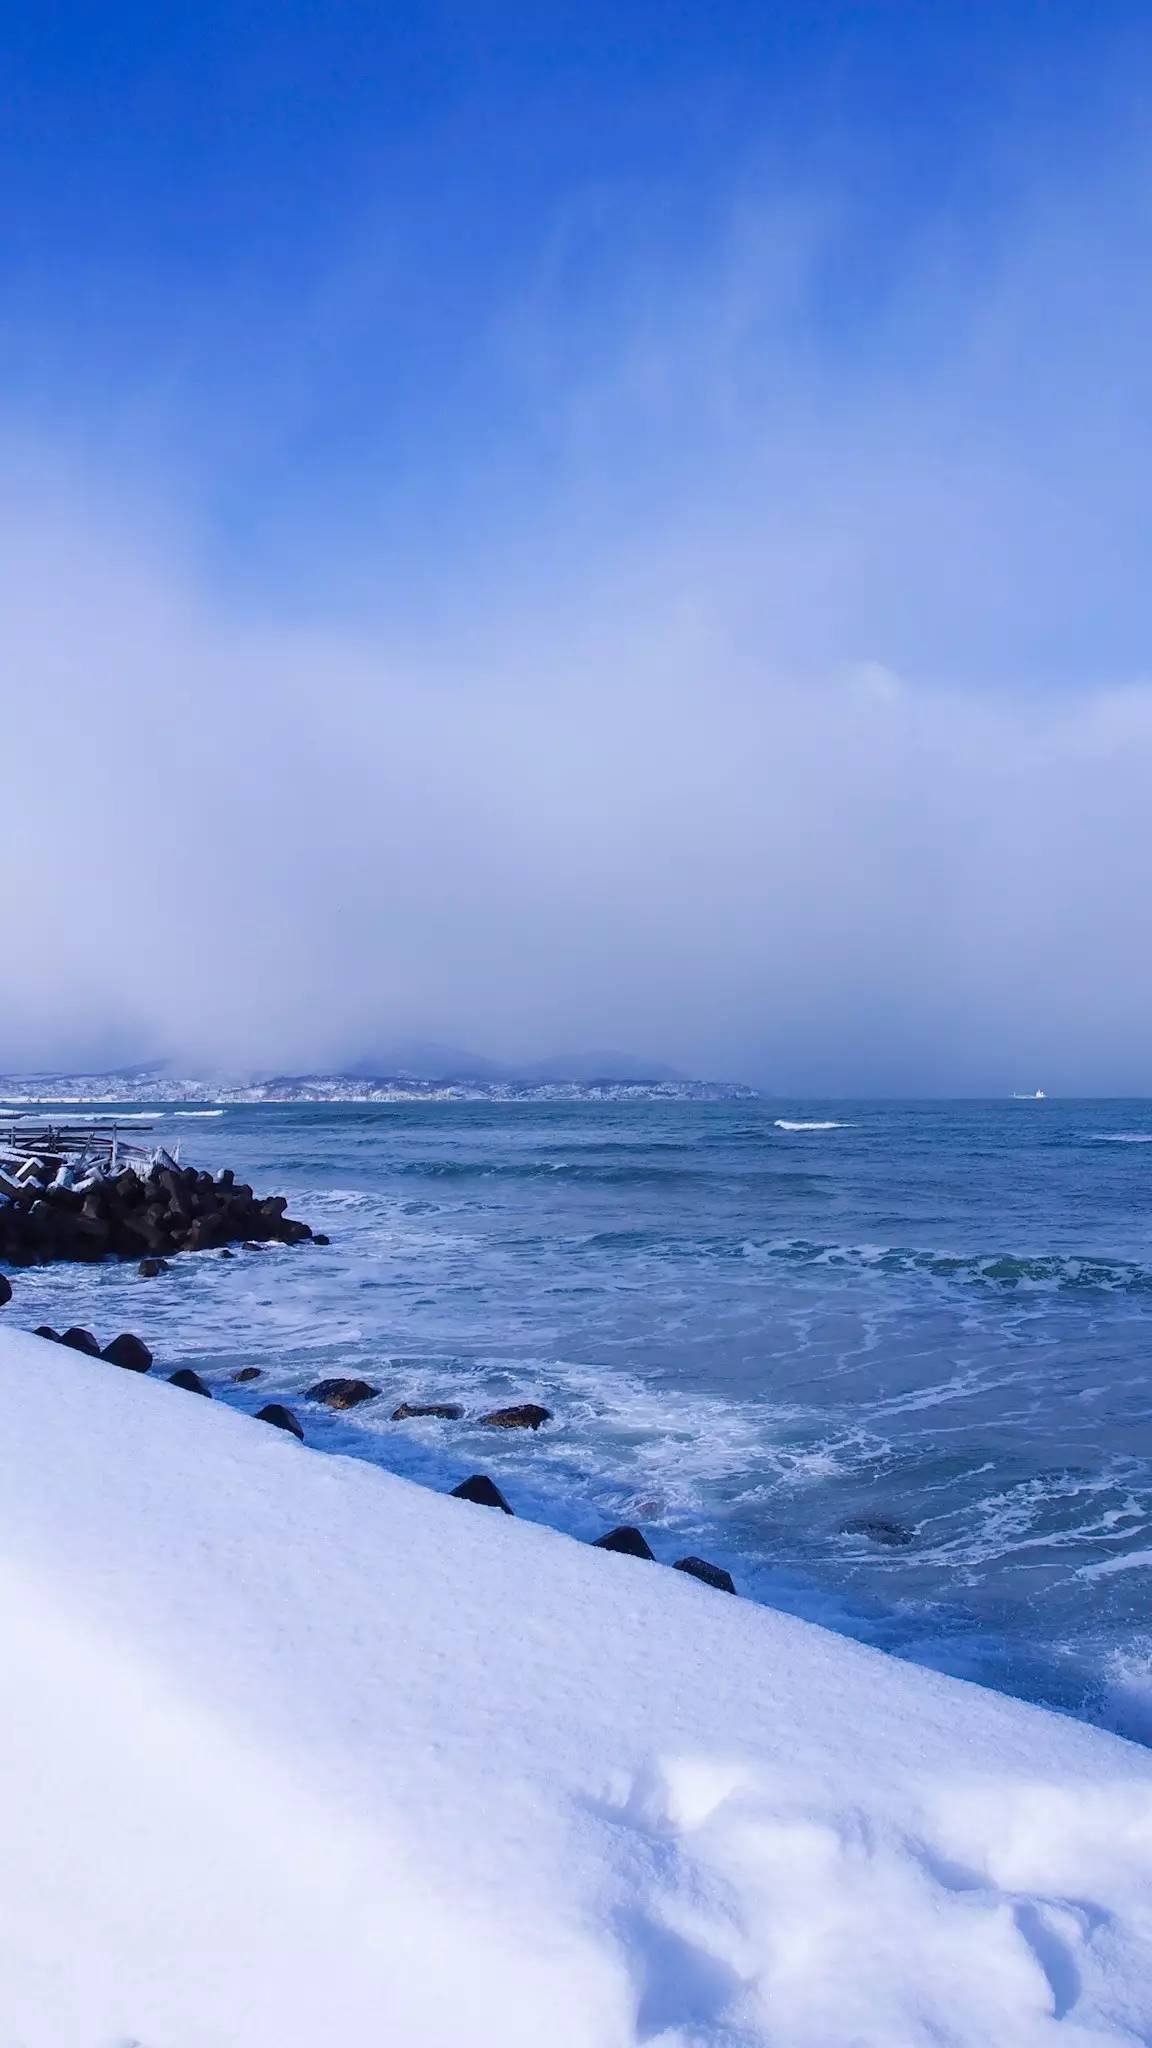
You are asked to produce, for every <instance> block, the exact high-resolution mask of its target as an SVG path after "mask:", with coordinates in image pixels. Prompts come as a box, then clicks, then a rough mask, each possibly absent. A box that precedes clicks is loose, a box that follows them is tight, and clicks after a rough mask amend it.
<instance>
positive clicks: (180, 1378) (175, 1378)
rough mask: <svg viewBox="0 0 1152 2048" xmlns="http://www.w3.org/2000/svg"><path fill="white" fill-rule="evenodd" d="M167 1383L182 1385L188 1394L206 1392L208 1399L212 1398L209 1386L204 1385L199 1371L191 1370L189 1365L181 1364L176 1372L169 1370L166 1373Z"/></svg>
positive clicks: (171, 1385)
mask: <svg viewBox="0 0 1152 2048" xmlns="http://www.w3.org/2000/svg"><path fill="white" fill-rule="evenodd" d="M168 1385H169V1386H170V1387H183V1388H184V1389H185V1391H186V1392H187V1393H189V1394H207V1396H208V1399H209V1400H211V1399H212V1390H211V1388H210V1387H206V1386H205V1385H204V1382H203V1380H202V1379H201V1377H200V1375H199V1373H198V1372H193V1370H192V1367H191V1366H190V1365H182V1366H181V1367H180V1369H179V1371H178V1372H170V1373H169V1375H168Z"/></svg>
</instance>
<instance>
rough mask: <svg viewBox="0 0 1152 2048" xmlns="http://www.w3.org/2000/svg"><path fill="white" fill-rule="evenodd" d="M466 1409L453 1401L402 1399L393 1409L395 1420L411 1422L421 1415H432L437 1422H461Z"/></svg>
mask: <svg viewBox="0 0 1152 2048" xmlns="http://www.w3.org/2000/svg"><path fill="white" fill-rule="evenodd" d="M463 1413H464V1410H463V1409H462V1408H457V1406H456V1404H455V1402H453V1401H440V1402H437V1401H401V1403H400V1406H399V1407H398V1408H394V1409H393V1410H392V1420H393V1422H411V1421H413V1420H414V1419H415V1418H416V1417H417V1416H419V1415H431V1416H432V1417H433V1418H434V1419H435V1420H436V1421H437V1422H459V1420H460V1417H461V1416H462V1415H463Z"/></svg>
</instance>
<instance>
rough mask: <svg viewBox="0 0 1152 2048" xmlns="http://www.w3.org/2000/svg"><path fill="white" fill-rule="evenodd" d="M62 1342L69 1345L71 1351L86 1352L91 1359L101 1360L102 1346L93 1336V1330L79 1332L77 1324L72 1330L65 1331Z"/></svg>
mask: <svg viewBox="0 0 1152 2048" xmlns="http://www.w3.org/2000/svg"><path fill="white" fill-rule="evenodd" d="M60 1342H61V1343H62V1344H67V1346H68V1348H69V1350H70V1351H83V1352H85V1353H86V1354H87V1356H88V1357H89V1358H99V1356H100V1346H99V1344H98V1343H97V1341H96V1339H95V1337H94V1336H93V1335H92V1332H91V1330H79V1329H77V1328H76V1326H75V1324H73V1327H72V1328H71V1329H70V1330H65V1332H64V1335H63V1336H62V1337H61V1339H60Z"/></svg>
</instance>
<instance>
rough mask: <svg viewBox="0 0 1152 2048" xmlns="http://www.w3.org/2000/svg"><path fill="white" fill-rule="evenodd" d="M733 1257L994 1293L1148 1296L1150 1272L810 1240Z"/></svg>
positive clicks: (760, 1246) (767, 1245)
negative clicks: (908, 1277) (913, 1277)
mask: <svg viewBox="0 0 1152 2048" xmlns="http://www.w3.org/2000/svg"><path fill="white" fill-rule="evenodd" d="M734 1249H735V1250H736V1252H737V1255H738V1256H740V1257H742V1258H745V1259H749V1260H751V1261H752V1262H753V1263H757V1262H764V1263H768V1262H770V1261H771V1262H774V1261H776V1260H779V1261H780V1262H781V1263H782V1264H786V1265H796V1266H820V1267H825V1268H828V1269H830V1270H832V1271H837V1270H843V1271H849V1272H853V1271H854V1272H859V1273H884V1274H888V1273H896V1274H903V1273H907V1274H923V1275H924V1276H925V1277H927V1278H929V1279H937V1280H951V1281H956V1282H959V1283H966V1284H974V1285H976V1286H980V1287H985V1288H995V1289H1004V1290H1007V1289H1014V1288H1019V1289H1024V1290H1027V1289H1032V1288H1037V1289H1048V1290H1060V1291H1062V1292H1063V1291H1069V1292H1076V1293H1084V1292H1088V1291H1094V1290H1095V1291H1103V1292H1110V1293H1136V1294H1149V1293H1152V1270H1150V1269H1149V1268H1148V1267H1147V1266H1141V1265H1137V1264H1136V1262H1135V1261H1134V1260H1129V1259H1097V1258H1080V1257H1073V1256H1071V1255H1069V1254H1065V1253H1058V1252H1041V1253H1038V1254H1034V1255H1032V1256H1028V1255H1025V1254H1017V1253H1014V1252H944V1251H925V1250H921V1249H919V1248H917V1247H915V1246H910V1245H881V1244H822V1243H816V1242H814V1241H812V1240H811V1239H809V1238H799V1237H794V1238H784V1239H770V1240H767V1241H765V1242H756V1241H752V1240H748V1239H745V1240H744V1241H743V1242H742V1243H741V1244H740V1245H738V1246H736V1247H734Z"/></svg>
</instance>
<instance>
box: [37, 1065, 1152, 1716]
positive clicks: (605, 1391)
mask: <svg viewBox="0 0 1152 2048" xmlns="http://www.w3.org/2000/svg"><path fill="white" fill-rule="evenodd" d="M132 1127H133V1126H132V1121H131V1120H129V1119H125V1120H124V1122H123V1129H124V1131H125V1133H126V1134H127V1133H129V1132H130V1130H131V1129H132ZM135 1127H136V1129H137V1130H138V1131H139V1132H140V1133H141V1140H140V1141H141V1142H148V1143H163V1144H164V1145H166V1146H168V1147H173V1146H175V1145H176V1144H177V1143H179V1145H180V1147H181V1153H182V1157H183V1159H184V1160H185V1161H186V1162H193V1163H196V1164H198V1165H202V1166H206V1167H209V1168H211V1169H217V1168H220V1167H223V1166H230V1167H233V1168H234V1169H235V1170H236V1172H237V1176H238V1177H239V1178H241V1179H244V1180H250V1181H252V1182H253V1184H254V1185H255V1186H256V1188H257V1189H258V1190H259V1191H261V1192H281V1193H284V1194H287V1195H288V1196H289V1197H290V1209H291V1212H292V1213H293V1214H294V1215H297V1216H300V1217H303V1218H304V1219H305V1220H306V1221H307V1222H309V1223H310V1224H311V1225H312V1226H313V1228H314V1229H315V1230H318V1231H324V1232H327V1233H328V1234H329V1235H330V1236H331V1239H332V1242H331V1244H330V1246H328V1247H326V1248H324V1247H319V1246H314V1245H304V1246H302V1247H299V1248H294V1249H289V1248H283V1247H275V1248H269V1247H264V1248H261V1249H259V1250H253V1251H241V1250H239V1249H237V1251H236V1253H235V1256H234V1257H232V1258H223V1257H221V1256H220V1255H219V1254H218V1253H209V1254H202V1255H199V1256H195V1257H193V1256H185V1257H182V1258H178V1259H176V1260H175V1261H174V1262H173V1264H172V1266H171V1268H170V1270H169V1272H168V1273H166V1274H165V1275H162V1276H161V1277H160V1278H159V1279H155V1280H144V1279H141V1278H140V1277H139V1275H138V1274H137V1272H136V1270H135V1268H134V1267H133V1266H131V1265H124V1266H117V1265H106V1266H101V1267H95V1268H87V1267H72V1266H56V1267H53V1268H48V1269H44V1270H40V1271H35V1272H27V1273H21V1274H20V1275H19V1276H18V1280H17V1288H18V1295H17V1300H16V1301H15V1302H14V1303H13V1305H12V1309H11V1310H9V1311H6V1312H5V1315H6V1319H7V1317H8V1316H9V1315H12V1316H13V1318H14V1319H15V1317H16V1316H17V1315H19V1317H20V1320H21V1321H25V1322H27V1324H28V1325H29V1326H31V1325H33V1324H36V1323H40V1322H47V1323H51V1324H53V1325H54V1326H56V1327H57V1328H63V1327H65V1326H67V1325H69V1324H82V1325H86V1326H88V1327H90V1328H92V1329H94V1330H95V1331H96V1332H97V1334H98V1335H99V1336H100V1338H101V1341H106V1340H107V1338H109V1337H110V1336H112V1335H114V1334H115V1333H116V1332H117V1331H119V1330H122V1329H127V1330H134V1331H137V1332H138V1333H139V1334H140V1335H141V1336H143V1337H144V1338H145V1340H146V1341H147V1342H148V1343H149V1345H150V1346H151V1347H152V1349H153V1350H154V1352H155V1354H156V1361H157V1363H156V1370H157V1371H159V1372H167V1371H171V1370H174V1369H175V1368H176V1367H178V1366H181V1365H190V1366H193V1367H194V1368H195V1369H196V1370H197V1371H198V1372H199V1373H200V1374H201V1375H202V1376H203V1377H204V1378H205V1379H206V1380H207V1381H208V1382H209V1384H210V1385H211V1387H212V1389H213V1392H214V1393H215V1394H216V1396H217V1397H218V1398H219V1399H221V1400H223V1401H226V1402H227V1403H229V1404H230V1405H231V1406H233V1407H235V1408H238V1409H246V1410H249V1411H255V1410H256V1409H257V1408H258V1407H259V1406H260V1405H261V1404H262V1403H263V1402H265V1401H268V1400H272V1399H275V1400H279V1401H283V1402H286V1403H288V1404H289V1405H291V1406H292V1407H293V1408H294V1409H295V1410H296V1411H297V1413H298V1414H299V1416H300V1419H301V1421H302V1422H303V1423H304V1425H305V1428H306V1431H307V1435H308V1439H309V1441H310V1443H312V1444H313V1445H315V1446H316V1447H318V1448H319V1449H320V1450H322V1451H326V1452H330V1453H333V1454H337V1455H346V1456H352V1457H356V1458H362V1459H367V1460H368V1461H370V1462H371V1463H373V1464H376V1465H378V1466H380V1467H381V1468H382V1469H384V1470H386V1471H388V1472H393V1473H399V1474H402V1475H403V1476H404V1477H405V1478H407V1479H411V1480H415V1481H418V1482H420V1483H421V1484H423V1485H426V1486H432V1487H437V1488H441V1489H447V1488H449V1487H451V1486H453V1485H454V1484H456V1483H457V1482H458V1481H459V1480H460V1479H462V1478H464V1477H465V1476H466V1475H468V1474H470V1473H473V1472H487V1473H489V1474H491V1476H492V1477H493V1478H494V1479H495V1480H496V1481H497V1482H498V1484H499V1485H500V1486H501V1487H502V1488H503V1489H504V1491H505V1493H506V1494H507V1496H508V1498H509V1500H510V1501H511V1503H512V1505H513V1507H514V1509H515V1511H516V1513H517V1514H519V1515H523V1516H527V1517H529V1518H531V1519H533V1520H537V1521H540V1522H544V1523H547V1524H549V1525H551V1526H553V1527H555V1528H558V1529H562V1530H565V1531H567V1532H568V1533H570V1534H571V1535H573V1536H575V1537H579V1538H583V1539H589V1538H594V1537H596V1536H598V1535H600V1534H601V1533H603V1532H604V1531H605V1530H607V1529H609V1528H611V1527H613V1526H614V1525H615V1524H618V1523H623V1522H627V1523H634V1524H636V1525H638V1526H639V1527H640V1528H641V1529H642V1530H643V1531H644V1533H645V1535H646V1536H647V1538H648V1540H649V1542H650V1543H651V1545H652V1548H653V1550H654V1551H655V1552H656V1555H657V1557H658V1558H659V1559H660V1560H662V1561H664V1562H666V1563H669V1562H672V1561H674V1560H675V1559H677V1558H680V1557H682V1556H684V1555H686V1554H691V1555H697V1556H702V1557H704V1558H707V1559H709V1560H711V1561H712V1562H714V1563H716V1564H719V1565H723V1566H724V1567H726V1568H727V1569H728V1570H730V1571H731V1573H732V1574H733V1576H734V1578H735V1580H736V1583H737V1587H738V1589H739V1592H740V1593H741V1594H742V1595H744V1596H745V1597H747V1598H749V1599H752V1600H757V1601H764V1602H769V1603H771V1604H772V1605H774V1606H777V1607H781V1608H784V1609H787V1610H789V1611H791V1612H793V1613H795V1614H798V1615H802V1616H804V1617H806V1618H808V1619H811V1620H814V1621H817V1622H820V1623H822V1624H824V1625H825V1626H827V1627H830V1628H833V1629H835V1630H838V1631H840V1632H842V1633H844V1634H847V1635H850V1636H853V1637H856V1638H858V1639H860V1640H861V1641H864V1642H867V1643H871V1644H874V1645H877V1646H879V1647H881V1648H883V1649H885V1650H887V1651H890V1652H893V1653H894V1654H896V1655H897V1656H900V1657H904V1658H909V1659H911V1660H913V1661H915V1662H917V1663H920V1664H925V1665H929V1666H932V1667H935V1668H936V1669H939V1670H942V1671H947V1672H950V1673H953V1674H956V1675H958V1676H960V1677H963V1678H967V1679H973V1680H977V1681H979V1682H981V1683H983V1684H985V1685H990V1686H993V1687H996V1688H999V1689H1001V1690H1003V1691H1006V1692H1010V1693H1014V1694H1017V1695H1020V1696H1022V1697H1024V1698H1027V1699H1031V1700H1036V1701H1040V1702H1043V1703H1044V1704H1046V1705H1048V1706H1051V1707H1055V1708H1057V1709H1059V1710H1061V1711H1063V1712H1066V1713H1070V1714H1073V1715H1076V1716H1080V1717H1082V1718H1086V1719H1089V1720H1092V1721H1096V1722H1100V1723H1103V1724H1104V1725H1107V1726H1109V1727H1111V1728H1113V1729H1116V1730H1118V1731H1119V1732H1121V1733H1123V1734H1125V1735H1128V1736H1131V1737H1133V1738H1134V1739H1136V1740H1139V1741H1152V1360H1150V1351H1152V1102H1143V1101H1131V1102H1120V1101H1056V1100H1047V1101H1031V1100H1026V1101H1015V1100H1012V1101H997V1102H976V1101H964V1102H955V1103H940V1102H879V1101H862V1102H844V1101H835V1102H818V1101H789V1102H783V1101H779V1100H769V1099H760V1100H747V1101H740V1102H737V1103H717V1104H709V1103H691V1102H629V1103H626V1104H602V1103H594V1102H589V1103H563V1104H541V1103H536V1102H519V1103H518V1102H510V1103H492V1102H480V1103H476V1102H468V1103H449V1102H419V1103H412V1104H405V1103H398V1104H373V1105H355V1104H337V1105H329V1104H323V1105H291V1106H288V1105H275V1104H266V1103H260V1104H253V1105H251V1106H245V1107H229V1108H227V1109H217V1110H206V1109H205V1108H203V1107H202V1106H199V1107H191V1106H190V1107H188V1108H186V1109H181V1108H177V1107H174V1106H173V1105H171V1104H163V1105H158V1106H156V1107H155V1108H153V1109H148V1108H146V1107H143V1106H141V1107H140V1108H139V1110H138V1114H137V1117H136V1125H135ZM145 1130H148V1131H150V1132H151V1136H149V1137H145V1136H144V1135H143V1134H144V1132H145ZM246 1365H256V1366H259V1367H260V1369H261V1375H262V1377H261V1378H260V1379H259V1380H258V1381H256V1382H253V1383H251V1384H248V1385H242V1386H237V1385H236V1384H234V1382H233V1380H232V1374H233V1373H234V1372H235V1371H236V1370H237V1369H238V1368H240V1367H241V1366H246ZM336 1374H348V1375H354V1376H357V1377H362V1378H364V1379H367V1380H369V1381H371V1382H372V1383H373V1384H374V1385H377V1386H379V1387H380V1389H381V1393H382V1398H381V1399H380V1400H378V1401H373V1402H371V1403H369V1404H366V1405H365V1406H363V1407H361V1408H359V1409H357V1410H355V1411H353V1412H351V1413H347V1414H344V1415H334V1414H332V1413H330V1412H329V1411H328V1410H327V1409H326V1408H324V1407H323V1406H321V1405H320V1404H318V1403H316V1402H314V1401H310V1400H309V1399H308V1394H307V1390H308V1388H309V1387H310V1386H312V1385H313V1384H314V1382H316V1381H317V1380H319V1379H322V1378H324V1377H328V1376H332V1375H336ZM171 1398H172V1399H173V1400H184V1399H191V1398H194V1397H193V1396H190V1395H186V1394H183V1393H181V1392H178V1391H176V1390H173V1392H172V1395H171ZM405 1401H406V1402H450V1403H458V1404H460V1405H461V1406H462V1407H463V1408H464V1410H465V1415H464V1418H463V1419H462V1420H460V1421H457V1422H445V1421H407V1422H393V1421H392V1420H391V1419H390V1417H391V1413H392V1410H393V1408H394V1407H396V1406H397V1405H398V1404H399V1403H401V1402H405ZM522 1401H532V1402H538V1403H541V1404H543V1405H544V1406H546V1407H548V1408H549V1409H551V1410H552V1420H551V1421H550V1422H549V1423H547V1424H546V1425H545V1426H544V1427H543V1428H542V1429H540V1430H539V1431H538V1432H536V1433H532V1432H528V1431H517V1432H509V1433H505V1432H501V1431H497V1430H493V1429H491V1428H488V1427H485V1426H483V1425H482V1424H481V1423H480V1421H479V1420H478V1418H479V1417H480V1416H481V1415H482V1414H484V1413H485V1412H486V1411H488V1410H490V1409H492V1408H494V1407H498V1406H502V1405H506V1404H509V1403H518V1402H522ZM293 1454H295V1453H293ZM238 1512H240V1513H242V1503H241V1504H238ZM476 1512H480V1510H476ZM404 1569H405V1564H404V1560H403V1559H402V1558H395V1557H391V1558H388V1557H382V1558H381V1559H380V1572H381V1578H382V1580H386V1579H387V1578H388V1577H389V1576H390V1575H392V1574H394V1573H396V1572H398V1571H399V1572H402V1571H403V1570H404ZM636 1569H637V1570H650V1569H652V1567H651V1566H649V1565H646V1564H642V1563H640V1562H637V1564H636ZM460 1597H461V1599H462V1600H466V1599H467V1597H468V1589H467V1586H466V1585H463V1586H461V1589H460ZM716 1597H717V1598H721V1597H725V1596H723V1595H721V1594H717V1596H716ZM514 1625H515V1617H514V1615H510V1616H509V1626H510V1627H512V1626H514Z"/></svg>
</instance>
